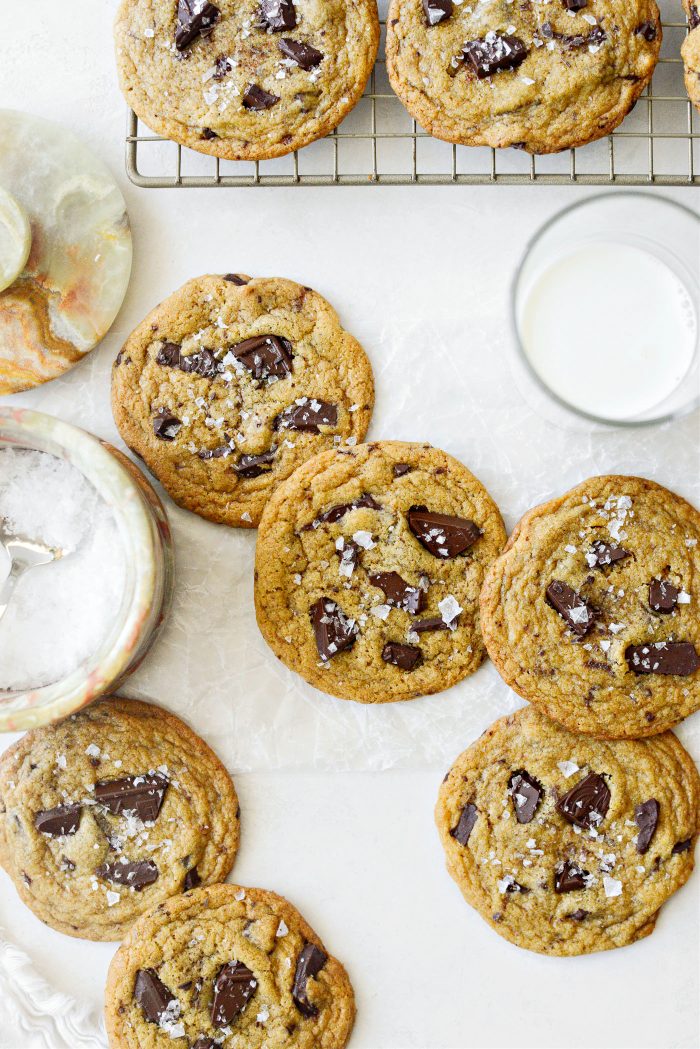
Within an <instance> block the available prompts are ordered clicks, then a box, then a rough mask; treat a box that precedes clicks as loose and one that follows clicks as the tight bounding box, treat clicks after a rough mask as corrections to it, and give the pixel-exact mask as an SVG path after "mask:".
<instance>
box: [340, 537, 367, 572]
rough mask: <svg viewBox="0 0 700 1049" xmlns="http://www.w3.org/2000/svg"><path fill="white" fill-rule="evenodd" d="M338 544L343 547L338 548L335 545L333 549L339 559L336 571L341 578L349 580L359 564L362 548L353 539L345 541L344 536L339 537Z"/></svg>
mask: <svg viewBox="0 0 700 1049" xmlns="http://www.w3.org/2000/svg"><path fill="white" fill-rule="evenodd" d="M339 542H341V543H342V544H343V545H342V546H338V545H337V544H336V548H335V552H336V554H337V555H338V557H339V558H340V568H339V569H338V570H339V572H340V574H341V575H342V576H347V577H348V578H349V577H350V576H351V575H352V573H353V572H354V571H355V569H356V568H357V566H358V564H359V563H360V556H361V555H362V547H361V546H360V545H359V544H358V543H356V542H355V541H354V539H346V538H345V537H344V536H341V537H340V539H339Z"/></svg>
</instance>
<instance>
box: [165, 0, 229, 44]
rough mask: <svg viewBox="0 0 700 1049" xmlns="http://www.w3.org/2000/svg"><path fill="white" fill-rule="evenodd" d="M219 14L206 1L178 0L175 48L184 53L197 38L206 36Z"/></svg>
mask: <svg viewBox="0 0 700 1049" xmlns="http://www.w3.org/2000/svg"><path fill="white" fill-rule="evenodd" d="M220 15H221V12H220V11H219V8H218V7H215V6H214V4H210V3H208V2H207V0H178V4H177V24H176V26H175V47H176V48H177V49H178V51H184V50H185V48H187V47H189V46H190V44H191V43H192V42H193V41H194V40H196V39H197V37H198V36H202V37H204V36H208V35H209V33H211V31H212V29H213V28H214V26H215V25H216V23H217V22H218V21H219V17H220Z"/></svg>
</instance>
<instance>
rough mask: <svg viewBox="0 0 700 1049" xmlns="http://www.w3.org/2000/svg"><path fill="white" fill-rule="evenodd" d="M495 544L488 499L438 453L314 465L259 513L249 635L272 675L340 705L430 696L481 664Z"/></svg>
mask: <svg viewBox="0 0 700 1049" xmlns="http://www.w3.org/2000/svg"><path fill="white" fill-rule="evenodd" d="M505 538H506V534H505V530H504V527H503V522H502V520H501V515H500V513H499V512H498V508H497V506H496V505H495V503H494V502H493V500H492V499H491V497H490V495H489V494H488V492H487V491H486V489H485V488H484V487H483V486H482V485H481V484H480V483H479V481H478V480H477V479H476V478H475V477H474V476H473V474H471V473H470V472H469V470H467V469H466V467H465V466H463V465H462V464H461V463H459V462H458V461H457V460H456V459H453V458H452V457H451V456H449V455H446V454H445V452H441V451H439V450H438V449H437V448H431V447H430V445H427V444H405V443H403V442H400V441H380V442H376V443H373V444H366V445H360V446H358V447H357V448H351V449H347V450H345V449H343V450H340V451H331V452H327V453H324V454H322V455H319V456H316V458H315V459H312V460H310V461H309V462H308V463H306V464H305V465H304V466H302V467H300V468H299V469H298V470H297V471H296V473H294V474H293V475H292V477H290V478H289V480H288V481H286V482H285V483H284V484H283V485H281V486H280V487H279V488H278V490H277V492H276V493H275V495H274V496H273V497H272V499H271V500H270V502H269V503H268V505H267V507H266V509H265V513H264V515H263V519H262V521H261V524H260V530H259V532H258V542H257V548H256V554H255V580H256V581H255V608H256V612H257V618H258V625H259V627H260V630H261V631H262V634H263V637H264V638H265V640H266V641H267V643H268V644H269V645H270V647H271V648H272V650H273V652H274V653H275V655H277V656H278V657H279V658H280V659H281V660H282V662H283V663H285V664H286V665H287V666H288V667H290V668H291V669H292V670H295V671H296V672H297V673H298V674H301V675H302V677H304V678H306V680H307V681H309V682H310V683H311V684H312V685H315V686H316V688H319V689H321V690H322V691H324V692H328V693H330V694H331V695H333V696H339V697H340V698H341V699H354V700H357V701H358V702H360V703H387V702H393V701H395V700H404V699H413V698H414V697H415V696H423V695H427V694H429V693H432V692H440V691H442V690H443V689H445V688H449V686H450V685H454V684H455V683H456V682H457V681H460V680H461V679H462V678H464V677H466V676H467V674H471V673H473V672H474V671H475V670H476V669H477V668H478V667H479V666H480V664H481V663H482V661H483V659H484V655H485V652H484V646H483V643H482V640H481V635H480V632H479V590H480V588H481V583H482V580H483V577H484V573H485V571H486V568H487V567H488V565H489V564H490V563H491V562H492V561H493V559H494V558H495V557H496V556H497V554H498V553H499V552H500V551H501V549H502V548H503V544H504V542H505Z"/></svg>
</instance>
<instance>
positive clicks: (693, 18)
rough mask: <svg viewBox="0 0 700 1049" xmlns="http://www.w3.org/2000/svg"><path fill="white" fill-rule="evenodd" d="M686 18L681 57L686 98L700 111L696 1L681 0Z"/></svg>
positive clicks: (699, 27)
mask: <svg viewBox="0 0 700 1049" xmlns="http://www.w3.org/2000/svg"><path fill="white" fill-rule="evenodd" d="M683 6H684V7H685V12H686V14H687V16H688V29H689V33H688V35H687V37H686V38H685V40H684V41H683V46H682V48H681V57H682V58H683V65H684V66H685V86H686V88H687V90H688V98H689V99H690V101H691V102H692V103H693V105H694V106H695V107H696V109H698V110H700V4H698V3H697V0H683Z"/></svg>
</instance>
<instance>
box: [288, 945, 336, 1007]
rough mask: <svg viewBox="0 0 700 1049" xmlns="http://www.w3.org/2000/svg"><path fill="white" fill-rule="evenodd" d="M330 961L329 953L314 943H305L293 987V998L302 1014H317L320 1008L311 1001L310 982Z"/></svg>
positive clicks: (298, 959)
mask: <svg viewBox="0 0 700 1049" xmlns="http://www.w3.org/2000/svg"><path fill="white" fill-rule="evenodd" d="M327 961H328V957H327V955H325V954H324V953H323V951H322V950H321V949H320V948H319V947H317V946H316V944H314V943H306V944H304V946H303V948H302V950H301V953H300V955H299V957H298V958H297V967H296V970H295V973H294V986H293V987H292V998H293V999H294V1004H295V1005H296V1007H297V1009H298V1010H299V1012H300V1013H301V1015H302V1016H306V1017H307V1018H310V1017H312V1016H316V1015H317V1013H318V1009H317V1008H316V1006H315V1005H313V1004H312V1003H311V1002H310V1001H309V995H308V991H309V988H308V983H309V980H313V979H314V978H315V977H316V976H318V974H319V973H320V971H321V969H322V968H323V966H324V965H325V964H326V962H327Z"/></svg>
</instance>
